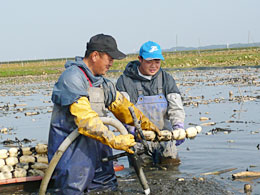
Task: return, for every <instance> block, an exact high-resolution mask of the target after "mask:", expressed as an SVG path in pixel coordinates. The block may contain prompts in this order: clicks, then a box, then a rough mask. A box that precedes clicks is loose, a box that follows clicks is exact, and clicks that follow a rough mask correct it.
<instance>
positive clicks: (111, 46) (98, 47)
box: [87, 34, 126, 60]
mask: <svg viewBox="0 0 260 195" xmlns="http://www.w3.org/2000/svg"><path fill="white" fill-rule="evenodd" d="M87 50H90V51H101V52H105V53H107V54H108V55H110V56H111V57H112V58H113V59H118V60H121V59H123V58H125V57H126V55H125V54H124V53H122V52H121V51H119V50H118V49H117V44H116V40H115V39H114V38H113V37H112V36H110V35H104V34H98V35H95V36H93V37H91V38H90V40H89V42H88V43H87Z"/></svg>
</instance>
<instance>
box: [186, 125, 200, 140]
mask: <svg viewBox="0 0 260 195" xmlns="http://www.w3.org/2000/svg"><path fill="white" fill-rule="evenodd" d="M185 132H186V137H187V138H194V137H196V135H197V134H198V131H197V129H196V127H189V128H187V129H186V130H185Z"/></svg>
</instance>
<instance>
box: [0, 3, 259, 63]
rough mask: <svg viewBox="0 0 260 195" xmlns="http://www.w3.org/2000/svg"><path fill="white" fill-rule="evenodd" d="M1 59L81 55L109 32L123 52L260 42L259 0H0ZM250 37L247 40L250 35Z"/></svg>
mask: <svg viewBox="0 0 260 195" xmlns="http://www.w3.org/2000/svg"><path fill="white" fill-rule="evenodd" d="M0 3H1V4H0V61H11V60H27V59H44V58H45V59H49V58H60V57H74V56H76V55H79V56H82V55H83V54H84V52H85V47H86V42H87V41H88V40H89V38H90V37H91V36H93V35H95V34H98V33H104V34H110V35H112V36H113V37H115V39H116V40H117V43H118V47H119V49H120V50H121V51H123V52H125V53H133V52H136V51H138V50H139V47H140V46H141V44H142V43H144V42H146V41H148V40H151V41H155V42H158V43H159V44H160V45H161V47H162V48H163V49H169V48H171V47H175V46H176V37H177V45H178V46H192V47H198V46H199V45H200V46H205V45H212V44H214V45H215V44H227V43H228V44H232V43H248V41H249V42H251V43H252V42H260V25H259V24H260V22H259V19H260V11H259V8H260V0H215V1H213V0H179V1H177V0H161V1H159V0H131V1H130V0H109V1H108V0H92V1H88V0H75V1H69V0H44V1H37V0H23V1H21V0H8V1H7V0H0ZM248 37H249V39H248Z"/></svg>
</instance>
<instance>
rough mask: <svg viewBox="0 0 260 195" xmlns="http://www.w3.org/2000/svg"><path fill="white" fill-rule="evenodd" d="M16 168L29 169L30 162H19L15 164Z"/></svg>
mask: <svg viewBox="0 0 260 195" xmlns="http://www.w3.org/2000/svg"><path fill="white" fill-rule="evenodd" d="M15 168H22V169H25V170H28V169H29V163H17V164H16V165H15Z"/></svg>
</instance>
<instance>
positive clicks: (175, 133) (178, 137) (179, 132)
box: [172, 128, 186, 140]
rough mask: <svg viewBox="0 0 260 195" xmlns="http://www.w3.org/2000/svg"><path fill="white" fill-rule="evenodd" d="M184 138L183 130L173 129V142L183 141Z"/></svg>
mask: <svg viewBox="0 0 260 195" xmlns="http://www.w3.org/2000/svg"><path fill="white" fill-rule="evenodd" d="M185 137H186V132H185V130H184V129H181V128H179V129H175V130H174V131H172V138H173V139H174V140H182V139H185Z"/></svg>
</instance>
